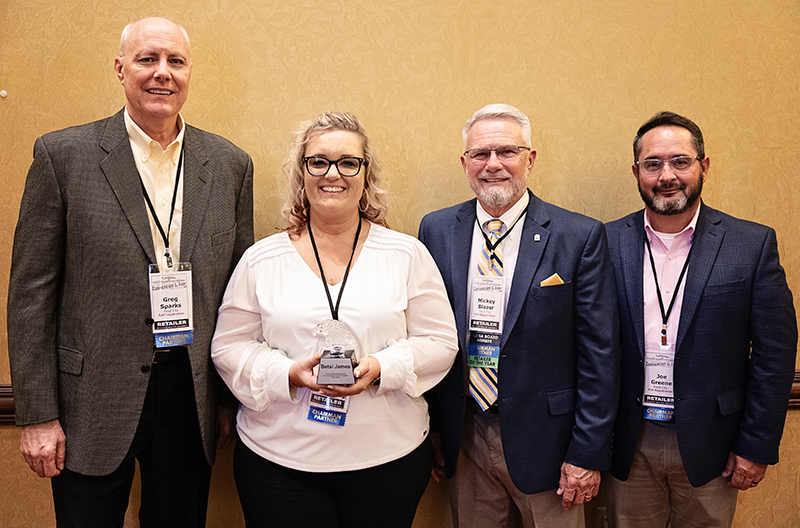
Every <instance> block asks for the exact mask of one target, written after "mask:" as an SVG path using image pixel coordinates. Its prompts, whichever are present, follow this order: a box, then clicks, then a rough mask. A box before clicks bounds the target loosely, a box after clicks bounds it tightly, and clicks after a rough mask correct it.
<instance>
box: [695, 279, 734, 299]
mask: <svg viewBox="0 0 800 528" xmlns="http://www.w3.org/2000/svg"><path fill="white" fill-rule="evenodd" d="M743 290H744V279H739V280H737V281H733V282H724V283H722V284H707V285H706V287H705V289H704V290H703V297H711V296H714V295H724V294H726V293H736V292H740V291H743Z"/></svg>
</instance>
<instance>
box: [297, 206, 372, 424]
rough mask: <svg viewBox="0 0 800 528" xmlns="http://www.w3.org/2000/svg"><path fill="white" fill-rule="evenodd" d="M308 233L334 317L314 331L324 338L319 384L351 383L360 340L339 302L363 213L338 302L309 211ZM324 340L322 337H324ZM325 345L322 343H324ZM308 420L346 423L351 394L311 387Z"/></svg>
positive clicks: (357, 231)
mask: <svg viewBox="0 0 800 528" xmlns="http://www.w3.org/2000/svg"><path fill="white" fill-rule="evenodd" d="M306 225H307V226H308V236H309V238H310V239H311V246H312V247H313V248H314V257H316V259H317V266H319V274H320V277H321V278H322V285H323V287H324V288H325V294H326V295H327V297H328V305H329V307H330V310H331V319H326V320H325V321H323V322H321V323H320V324H318V325H317V326H315V327H314V329H313V330H312V331H311V334H312V335H314V336H317V337H320V338H324V347H323V350H321V352H322V357H321V358H320V363H319V366H318V371H317V384H318V385H349V384H352V383H355V378H354V377H353V368H354V367H355V363H356V359H357V356H356V352H357V350H358V342H357V340H356V338H355V336H354V335H353V333H352V332H351V331H350V329H349V328H348V327H347V325H346V324H344V323H343V322H341V321H339V305H340V303H341V302H342V293H343V292H344V287H345V285H346V284H347V277H348V276H349V275H350V266H351V264H352V263H353V256H354V255H355V254H356V247H357V246H358V237H359V236H360V235H361V217H359V219H358V228H357V229H356V237H355V240H353V250H352V252H351V253H350V260H349V261H348V262H347V267H346V268H345V270H344V277H343V278H342V285H341V287H340V288H339V296H338V297H337V299H336V305H334V304H333V298H332V297H331V291H330V288H329V287H328V281H327V280H326V279H325V271H324V270H323V269H322V261H321V260H320V258H319V251H318V250H317V243H316V241H315V240H314V233H313V232H312V230H311V218H310V215H309V218H308V221H307V224H306ZM320 341H322V340H320ZM320 345H322V343H320ZM307 401H308V416H307V417H306V418H307V419H308V420H311V421H312V422H319V423H326V424H331V425H336V426H339V427H344V424H345V421H346V420H347V408H348V407H349V405H350V396H345V397H344V398H341V397H334V396H326V395H324V394H322V393H321V392H316V391H308V397H307Z"/></svg>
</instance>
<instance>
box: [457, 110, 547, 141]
mask: <svg viewBox="0 0 800 528" xmlns="http://www.w3.org/2000/svg"><path fill="white" fill-rule="evenodd" d="M485 119H491V120H496V119H508V120H510V121H514V122H515V123H517V124H518V125H519V126H520V127H522V139H523V140H524V141H525V145H524V146H526V147H530V146H531V120H530V119H528V116H526V115H525V114H524V113H522V111H521V110H518V109H517V108H514V107H513V106H511V105H508V104H504V103H495V104H490V105H486V106H484V107H483V108H481V109H480V110H478V111H477V112H475V113H474V114H472V117H470V118H469V119H468V120H467V122H466V124H465V125H464V129H463V130H462V131H461V137H462V138H463V139H464V148H466V146H467V134H468V133H469V131H470V129H472V127H473V126H474V125H475V123H477V122H478V121H483V120H485Z"/></svg>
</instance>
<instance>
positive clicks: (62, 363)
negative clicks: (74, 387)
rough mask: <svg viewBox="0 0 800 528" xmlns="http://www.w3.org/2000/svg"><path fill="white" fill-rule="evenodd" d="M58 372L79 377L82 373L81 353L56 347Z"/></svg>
mask: <svg viewBox="0 0 800 528" xmlns="http://www.w3.org/2000/svg"><path fill="white" fill-rule="evenodd" d="M58 370H59V371H61V372H66V373H67V374H74V375H76V376H78V375H80V373H81V372H82V371H83V352H78V351H77V350H72V349H71V348H66V347H58Z"/></svg>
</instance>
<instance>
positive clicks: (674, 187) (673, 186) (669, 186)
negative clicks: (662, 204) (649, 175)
mask: <svg viewBox="0 0 800 528" xmlns="http://www.w3.org/2000/svg"><path fill="white" fill-rule="evenodd" d="M685 189H686V186H685V185H683V184H682V183H665V184H663V185H656V186H655V187H653V192H659V191H683V190H685Z"/></svg>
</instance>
